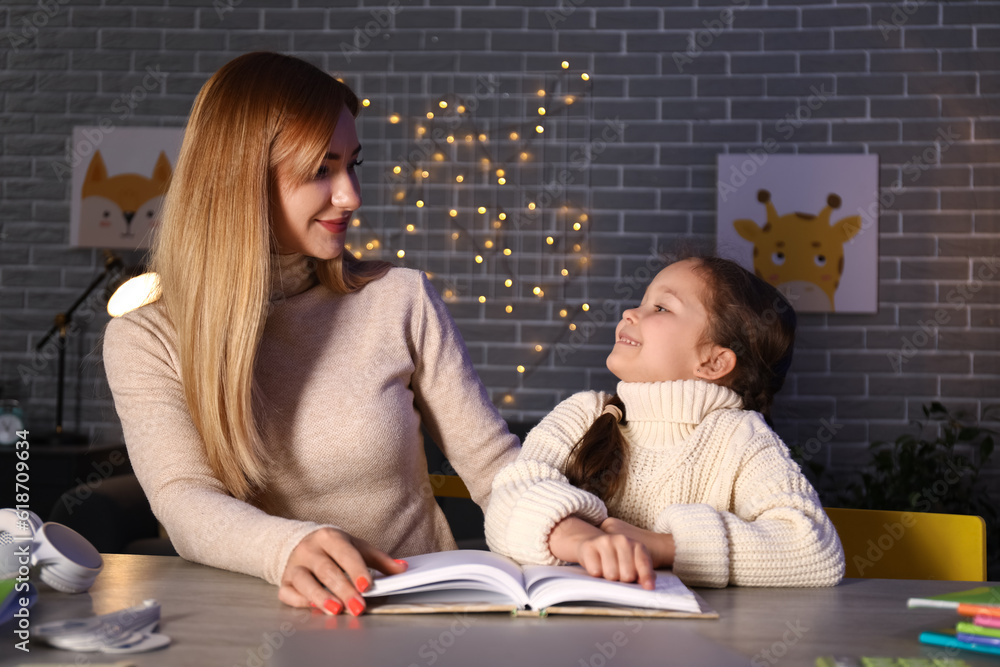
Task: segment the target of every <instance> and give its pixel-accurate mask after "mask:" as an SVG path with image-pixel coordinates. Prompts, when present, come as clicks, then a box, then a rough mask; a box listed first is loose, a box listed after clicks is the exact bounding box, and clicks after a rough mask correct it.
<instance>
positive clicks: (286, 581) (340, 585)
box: [278, 528, 406, 616]
mask: <svg viewBox="0 0 1000 667" xmlns="http://www.w3.org/2000/svg"><path fill="white" fill-rule="evenodd" d="M369 567H372V568H374V569H376V570H378V571H379V572H383V573H385V574H399V573H400V572H403V571H405V570H406V561H402V560H393V559H392V558H390V557H389V555H388V554H386V553H384V552H382V551H379V550H378V549H376V548H375V547H373V546H372V545H370V544H368V543H367V542H365V541H364V540H362V539H359V538H357V537H351V536H350V535H348V534H347V533H345V532H344V531H342V530H338V529H336V528H320V529H319V530H316V531H314V532H312V533H309V534H308V535H307V536H306V537H305V538H303V540H302V541H301V542H299V543H298V545H296V547H295V549H293V550H292V555H291V556H289V558H288V563H287V564H286V565H285V571H284V573H283V574H282V575H281V587H280V588H279V589H278V599H279V600H281V601H282V602H284V603H285V604H287V605H290V606H292V607H309V606H312V607H316V608H317V609H321V610H326V611H327V612H329V613H331V614H339V613H340V612H341V611H342V610H343V609H344V608H345V607H346V608H347V610H348V611H349V612H351V614H353V615H355V616H358V615H360V614H361V613H362V612H363V611H364V610H365V601H364V598H363V597H361V595H360V594H361V593H363V592H364V591H366V590H368V588H369V587H370V586H371V585H372V581H371V576H370V575H369V573H368V568H369Z"/></svg>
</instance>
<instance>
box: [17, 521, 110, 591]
mask: <svg viewBox="0 0 1000 667" xmlns="http://www.w3.org/2000/svg"><path fill="white" fill-rule="evenodd" d="M34 566H37V567H38V578H39V579H41V580H42V581H44V582H45V583H46V584H48V585H49V586H51V587H52V588H54V589H56V590H57V591H62V592H64V593H82V592H84V591H86V590H87V589H89V588H90V587H91V586H92V585H93V583H94V580H95V579H96V578H97V575H98V574H100V572H101V569H102V568H103V567H104V560H103V559H102V558H101V554H99V553H98V552H97V549H95V548H94V545H92V544H91V543H90V542H88V541H87V538H85V537H84V536H83V535H81V534H80V533H78V532H76V531H75V530H73V529H72V528H69V527H67V526H64V525H62V524H61V523H53V522H51V521H50V522H48V523H42V520H41V519H40V518H39V516H38V515H37V514H35V513H34V512H30V511H28V510H15V509H11V508H6V509H0V579H10V578H13V577H18V576H25V575H27V573H28V570H29V569H30V568H31V567H34Z"/></svg>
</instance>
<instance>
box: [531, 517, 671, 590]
mask: <svg viewBox="0 0 1000 667" xmlns="http://www.w3.org/2000/svg"><path fill="white" fill-rule="evenodd" d="M549 550H550V551H551V552H552V555H553V556H555V557H556V558H558V559H560V560H564V561H567V562H570V563H579V564H580V565H581V566H582V567H583V569H585V570H586V571H587V574H589V575H591V576H594V577H603V578H604V579H608V580H610V581H626V582H633V581H638V582H639V585H640V586H642V587H643V588H646V589H649V590H652V589H653V584H654V582H655V581H656V575H655V574H654V573H653V564H652V560H651V558H650V555H649V552H648V551H647V549H646V547H645V545H644V544H642V543H641V542H639V541H637V540H635V539H632V538H631V537H629V536H626V535H612V534H610V533H606V532H604V531H603V530H601V529H600V528H598V527H597V526H594V525H592V524H590V523H587V522H586V521H584V520H583V519H580V518H577V517H572V516H571V517H567V518H565V519H563V520H562V521H560V522H559V523H558V524H556V526H555V527H554V528H553V529H552V532H551V533H550V534H549Z"/></svg>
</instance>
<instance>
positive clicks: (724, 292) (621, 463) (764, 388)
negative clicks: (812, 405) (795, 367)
mask: <svg viewBox="0 0 1000 667" xmlns="http://www.w3.org/2000/svg"><path fill="white" fill-rule="evenodd" d="M691 259H694V260H695V261H696V262H697V263H696V265H695V266H694V267H693V268H694V270H695V271H697V272H698V273H700V274H701V275H702V276H703V278H704V280H705V285H706V289H705V290H704V292H703V295H702V300H703V302H704V306H705V309H706V310H707V311H708V322H709V323H708V327H707V329H706V331H705V334H704V338H705V342H706V343H711V344H715V345H720V346H722V347H726V348H729V349H730V350H732V351H733V352H734V353H735V354H736V366H735V368H734V369H733V370H732V371H731V372H730V373H729V374H727V375H726V376H725V377H724V378H722V379H721V380H720V384H723V385H725V386H727V387H729V388H730V389H732V390H733V391H734V392H736V393H737V394H739V396H740V398H741V399H742V401H743V409H745V410H756V411H757V412H760V413H761V414H762V415H764V418H765V419H767V420H768V423H770V411H771V403H772V402H773V400H774V395H775V394H776V393H778V391H779V390H780V389H781V387H782V385H783V384H784V383H785V375H786V374H787V373H788V368H789V366H791V364H792V351H793V348H794V346H795V325H796V317H795V310H794V309H793V308H792V306H791V304H789V303H788V301H787V300H786V299H785V297H784V296H782V295H781V293H780V292H779V291H778V290H777V289H775V288H774V287H773V286H771V285H769V284H768V283H766V282H764V281H763V280H762V279H760V278H758V277H757V276H755V275H754V274H752V273H750V272H749V271H747V270H746V269H744V268H743V267H742V266H740V265H739V264H737V263H736V262H733V261H731V260H728V259H722V258H720V257H701V256H695V257H691ZM609 404H611V405H615V406H617V407H618V408H619V409H620V410H621V411H622V415H623V417H622V423H626V417H627V415H626V414H625V406H624V404H623V403H622V400H621V399H620V398H619V397H618V396H617V395H615V396H613V397H612V398H611V400H610V401H609ZM627 459H628V445H627V442H626V440H625V437H624V435H623V434H622V432H621V428H620V426H619V423H618V419H617V417H616V416H615V415H612V414H607V413H605V414H602V415H601V416H599V417H598V418H597V419H596V420H594V423H593V424H591V426H590V428H589V429H588V430H587V432H586V433H584V434H583V437H581V438H580V440H579V441H578V442H577V443H576V445H575V446H574V447H573V451H572V453H571V454H570V460H569V463H568V465H567V468H566V477H567V478H568V479H569V481H570V482H571V483H572V484H573V485H575V486H578V487H579V488H581V489H584V490H586V491H590V492H591V493H594V494H595V495H597V496H599V497H600V498H603V499H604V500H606V501H607V500H610V499H612V498H614V497H615V496H616V495H617V494H618V493H619V492H620V491H621V489H622V488H623V487H624V486H625V477H626V465H625V463H626V461H627Z"/></svg>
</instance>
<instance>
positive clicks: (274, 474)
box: [104, 255, 518, 584]
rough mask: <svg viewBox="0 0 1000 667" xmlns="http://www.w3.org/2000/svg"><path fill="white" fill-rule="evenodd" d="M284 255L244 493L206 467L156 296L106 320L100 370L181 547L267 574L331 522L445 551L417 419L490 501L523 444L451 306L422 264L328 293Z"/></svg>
mask: <svg viewBox="0 0 1000 667" xmlns="http://www.w3.org/2000/svg"><path fill="white" fill-rule="evenodd" d="M280 259H281V261H280V266H279V270H278V271H277V272H276V275H277V276H278V279H277V280H276V284H275V285H274V290H273V296H272V302H271V306H272V307H271V310H270V312H269V315H268V319H267V323H266V326H265V330H264V336H263V340H262V341H261V344H260V348H259V351H258V357H257V364H256V367H255V371H254V372H255V379H256V381H257V383H258V384H259V388H260V397H261V399H262V404H263V405H264V406H265V408H264V410H263V411H262V412H261V414H260V415H259V420H260V424H261V429H262V434H263V437H264V441H265V442H266V443H267V444H268V446H269V447H270V450H271V451H270V454H271V457H272V460H273V466H272V468H271V470H270V473H271V475H270V478H269V480H268V483H267V487H266V488H265V489H264V490H263V492H262V493H261V494H260V495H259V497H257V498H256V499H255V500H254V501H253V503H252V504H248V503H246V502H242V501H239V500H236V499H235V498H233V497H232V496H230V495H228V494H227V493H226V492H225V490H224V489H223V487H222V484H221V483H220V482H219V480H218V479H217V478H216V477H215V476H214V475H213V474H212V471H211V469H210V468H209V465H208V461H207V457H206V452H205V447H204V444H203V443H202V441H201V439H200V437H199V435H198V432H197V430H196V429H195V427H194V425H193V424H192V422H191V418H190V414H189V412H188V409H187V405H186V402H185V400H184V392H183V388H182V386H181V380H180V377H179V375H178V369H179V360H178V357H177V351H176V347H175V344H174V331H173V329H172V327H171V325H170V322H169V320H168V319H167V317H166V313H165V311H164V309H163V307H162V304H161V303H159V302H158V303H154V304H150V305H148V306H144V307H142V308H139V309H137V310H134V311H132V312H131V313H129V314H127V315H125V316H123V317H120V318H117V319H115V320H112V321H111V322H110V323H109V324H108V327H107V330H106V333H105V340H104V365H105V369H106V371H107V376H108V382H109V383H110V385H111V391H112V393H113V395H114V399H115V407H116V409H117V411H118V415H119V417H120V418H121V422H122V427H123V429H124V434H125V442H126V444H127V447H128V452H129V457H130V459H131V461H132V466H133V468H134V469H135V473H136V475H137V476H138V478H139V481H140V483H141V484H142V487H143V490H144V491H145V492H146V495H147V496H148V497H149V500H150V503H151V504H152V508H153V512H154V513H155V514H156V516H157V518H158V519H159V520H160V522H161V523H162V524H163V525H164V527H166V529H167V532H168V533H169V535H170V539H171V541H172V542H173V544H174V546H175V548H176V549H177V551H178V553H179V554H180V555H181V556H183V557H185V558H187V559H189V560H192V561H196V562H199V563H204V564H206V565H212V566H215V567H220V568H225V569H227V570H234V571H237V572H243V573H246V574H251V575H254V576H258V577H261V578H263V579H265V580H267V581H269V582H271V583H273V584H277V583H279V582H280V578H281V575H282V572H283V571H284V568H285V563H286V562H287V560H288V557H289V555H290V554H291V552H292V550H293V549H294V547H295V546H296V545H297V544H298V543H299V541H300V540H301V539H302V538H303V537H305V536H306V535H308V534H309V533H311V532H313V531H314V530H316V529H317V528H319V527H321V526H324V525H326V526H335V527H338V528H341V529H343V530H345V531H347V532H348V533H350V534H351V535H355V536H357V537H361V538H363V539H365V540H367V541H368V542H370V543H371V544H373V545H374V546H376V547H378V548H380V549H382V550H384V551H386V552H388V553H389V554H390V555H392V556H394V557H405V556H409V555H414V554H420V553H426V552H430V551H439V550H446V549H454V548H455V542H454V539H453V537H452V535H451V531H450V529H449V528H448V524H447V522H446V520H445V518H444V515H443V514H442V512H441V510H440V508H439V507H438V505H437V503H436V502H435V500H434V497H433V493H432V488H431V486H430V484H429V481H428V477H427V461H426V458H425V456H424V450H423V445H422V438H421V435H420V425H421V422H423V423H424V425H426V426H427V428H428V430H429V432H430V433H431V434H432V435H433V437H434V439H435V441H436V442H438V443H440V444H441V447H442V450H443V451H444V454H445V456H447V458H448V460H449V461H450V462H451V463H452V464H453V465H454V467H455V469H456V470H457V471H458V473H459V475H461V477H462V479H463V480H465V483H466V484H467V485H468V487H469V489H470V491H471V492H472V497H473V499H474V500H475V501H476V502H477V503H478V504H479V505H480V506H481V507H484V508H485V507H486V505H487V502H488V500H489V497H490V484H491V482H492V480H493V477H494V475H495V474H496V473H497V472H498V471H499V470H500V469H501V468H502V467H503V466H504V465H505V464H507V463H510V462H512V461H513V460H514V458H515V457H516V455H517V449H518V443H517V438H516V437H514V436H512V435H510V434H509V433H508V431H507V426H506V424H505V423H504V421H503V419H501V417H500V415H499V413H498V412H497V410H496V409H495V408H494V406H493V404H492V403H491V402H490V399H489V396H488V395H487V393H486V391H485V389H484V388H483V386H482V384H481V382H480V381H479V377H478V376H477V375H476V372H475V370H474V369H473V367H472V364H471V363H470V361H469V357H468V353H467V351H466V349H465V345H464V343H463V342H462V339H461V336H460V334H459V332H458V330H457V329H456V327H455V324H454V322H453V321H452V319H451V317H450V315H449V314H448V311H447V309H446V307H445V305H444V303H443V302H442V301H441V299H440V298H439V297H438V295H437V293H436V292H435V291H434V288H433V287H432V286H431V285H430V283H429V282H428V281H427V279H426V277H425V276H424V274H423V273H422V272H420V271H415V270H411V269H401V268H396V269H391V270H390V271H389V272H388V273H387V274H386V275H385V276H384V277H382V278H380V279H378V280H376V281H374V282H372V283H369V284H368V285H367V286H365V287H364V288H363V289H361V290H360V291H357V292H354V293H352V294H348V295H335V294H333V293H331V292H330V291H329V290H328V289H326V288H325V287H323V286H322V285H319V284H318V282H317V280H316V278H315V275H314V274H313V272H312V270H311V260H309V259H308V258H306V257H303V256H301V255H293V256H282V257H281V258H280Z"/></svg>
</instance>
